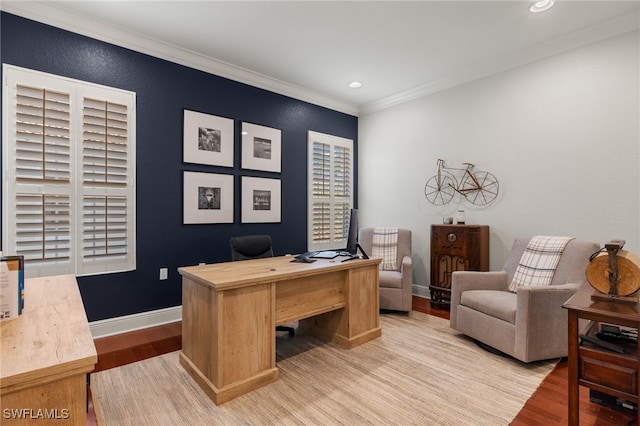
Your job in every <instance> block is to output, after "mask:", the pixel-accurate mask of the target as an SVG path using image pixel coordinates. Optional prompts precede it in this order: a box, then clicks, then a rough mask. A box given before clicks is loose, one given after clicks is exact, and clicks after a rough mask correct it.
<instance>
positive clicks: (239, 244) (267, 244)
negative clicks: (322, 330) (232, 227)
mask: <svg viewBox="0 0 640 426" xmlns="http://www.w3.org/2000/svg"><path fill="white" fill-rule="evenodd" d="M230 243H231V260H232V261H236V260H248V259H260V258H263V257H273V248H272V247H271V237H270V236H269V235H244V236H242V237H231V240H230ZM295 330H296V329H295V328H293V327H287V326H284V325H278V326H276V331H286V332H287V333H289V337H293V336H294V335H295Z"/></svg>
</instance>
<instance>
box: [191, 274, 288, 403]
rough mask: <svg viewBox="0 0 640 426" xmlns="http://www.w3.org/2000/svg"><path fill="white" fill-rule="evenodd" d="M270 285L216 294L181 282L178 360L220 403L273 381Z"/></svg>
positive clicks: (272, 293)
mask: <svg viewBox="0 0 640 426" xmlns="http://www.w3.org/2000/svg"><path fill="white" fill-rule="evenodd" d="M274 305H275V287H274V285H273V284H261V285H254V286H249V287H241V288H236V289H230V290H226V291H220V292H217V291H215V290H214V289H212V288H211V287H209V286H206V285H201V284H199V283H196V282H194V281H191V280H189V279H187V278H183V281H182V353H181V354H180V364H181V365H182V366H183V367H184V369H185V370H186V371H187V372H188V373H189V374H190V375H191V377H192V378H193V379H194V380H195V381H196V383H198V385H200V387H201V388H202V389H203V390H204V391H205V392H206V393H207V395H209V397H210V398H211V399H212V400H213V402H215V403H216V404H218V405H220V404H223V403H224V402H227V401H229V400H231V399H233V398H236V397H238V396H240V395H242V394H245V393H247V392H250V391H252V390H254V389H257V388H259V387H261V386H264V385H266V384H268V383H272V382H274V381H276V380H277V379H278V369H277V368H276V366H275V327H276V326H275V307H274Z"/></svg>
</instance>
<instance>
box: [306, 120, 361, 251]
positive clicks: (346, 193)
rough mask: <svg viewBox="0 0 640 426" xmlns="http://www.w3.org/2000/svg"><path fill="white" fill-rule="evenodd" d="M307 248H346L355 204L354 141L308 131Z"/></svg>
mask: <svg viewBox="0 0 640 426" xmlns="http://www.w3.org/2000/svg"><path fill="white" fill-rule="evenodd" d="M308 179H309V181H308V185H309V189H308V198H309V200H308V210H309V220H308V225H307V226H308V228H309V232H308V241H307V246H308V250H327V249H340V248H345V245H346V240H347V232H348V227H349V212H350V210H351V208H352V207H353V141H351V140H349V139H344V138H339V137H336V136H331V135H325V134H322V133H316V132H309V163H308Z"/></svg>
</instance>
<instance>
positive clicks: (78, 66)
mask: <svg viewBox="0 0 640 426" xmlns="http://www.w3.org/2000/svg"><path fill="white" fill-rule="evenodd" d="M0 19H1V21H0V28H1V46H0V48H1V50H0V52H1V53H2V62H3V63H7V64H12V65H16V66H20V67H25V68H30V69H34V70H38V71H43V72H48V73H51V74H57V75H61V76H65V77H70V78H74V79H78V80H83V81H88V82H93V83H97V84H102V85H106V86H111V87H117V88H121V89H126V90H130V91H133V92H136V94H137V124H136V125H137V129H136V130H137V132H136V133H137V177H136V181H137V212H138V214H137V222H136V226H137V269H136V270H135V271H132V272H126V273H118V274H108V275H99V276H91V277H79V278H78V283H79V285H80V291H81V293H82V297H83V300H84V303H85V308H86V311H87V316H88V317H89V321H95V320H100V319H106V318H112V317H117V316H122V315H128V314H133V313H138V312H145V311H150V310H154V309H160V308H166V307H171V306H177V305H180V304H181V303H182V301H181V279H180V276H179V274H178V272H177V268H178V267H180V266H185V265H194V264H197V263H199V262H207V263H212V262H221V261H228V260H230V259H231V257H230V253H229V238H230V237H231V236H234V235H245V234H253V233H265V234H270V235H271V237H272V239H273V245H274V251H275V253H276V255H282V254H286V253H296V252H302V251H305V249H306V247H307V241H306V240H307V224H306V220H307V131H309V130H313V131H317V132H322V133H327V134H332V135H336V136H340V137H344V138H348V139H352V140H354V141H355V142H356V146H357V129H358V121H357V117H355V116H351V115H348V114H344V113H340V112H336V111H332V110H330V109H327V108H323V107H319V106H316V105H313V104H310V103H307V102H302V101H299V100H296V99H292V98H290V97H287V96H283V95H279V94H276V93H273V92H269V91H266V90H262V89H258V88H255V87H252V86H249V85H246V84H242V83H238V82H235V81H232V80H228V79H225V78H222V77H219V76H215V75H212V74H208V73H205V72H201V71H198V70H195V69H192V68H188V67H185V66H182V65H177V64H174V63H171V62H168V61H165V60H162V59H158V58H155V57H152V56H149V55H145V54H141V53H138V52H134V51H131V50H128V49H124V48H122V47H118V46H114V45H112V44H108V43H104V42H101V41H98V40H95V39H92V38H88V37H84V36H80V35H78V34H75V33H72V32H68V31H65V30H62V29H59V28H55V27H52V26H48V25H44V24H41V23H38V22H34V21H31V20H28V19H24V18H21V17H18V16H15V15H12V14H8V13H5V12H2V16H1V18H0ZM183 108H187V109H191V110H195V111H201V112H206V113H209V114H214V115H218V116H223V117H228V118H233V119H234V120H235V147H236V150H235V158H234V167H233V168H225V167H213V166H204V165H196V164H187V163H183V162H182V111H183ZM242 121H245V122H251V123H255V124H260V125H264V126H268V127H273V128H277V129H280V130H282V173H280V174H277V173H267V172H257V171H250V170H243V169H241V168H240V125H241V122H242ZM356 155H357V149H356ZM356 165H357V161H356ZM184 170H189V171H200V172H213V173H226V174H232V175H233V176H234V182H235V185H234V186H235V197H234V199H235V208H234V216H235V221H234V223H233V224H208V225H183V224H182V174H183V171H184ZM242 175H247V176H256V177H275V178H281V179H282V222H281V223H274V224H241V223H240V208H241V207H240V177H241V176H242ZM355 176H357V170H356V173H355ZM356 188H357V185H356ZM356 195H357V194H356ZM355 199H356V200H357V197H355ZM161 267H167V268H169V279H168V280H166V281H159V279H158V278H159V270H160V268H161ZM27 303H28V301H27Z"/></svg>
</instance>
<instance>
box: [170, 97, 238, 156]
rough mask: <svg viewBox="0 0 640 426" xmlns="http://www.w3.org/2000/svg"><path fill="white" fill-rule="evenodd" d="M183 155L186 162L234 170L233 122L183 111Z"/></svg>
mask: <svg viewBox="0 0 640 426" xmlns="http://www.w3.org/2000/svg"><path fill="white" fill-rule="evenodd" d="M183 126H184V127H183V135H182V144H183V153H182V160H183V161H184V162H185V163H195V164H207V165H211V166H224V167H233V120H232V119H230V118H224V117H218V116H215V115H211V114H205V113H202V112H197V111H190V110H188V109H185V110H184V117H183Z"/></svg>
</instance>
